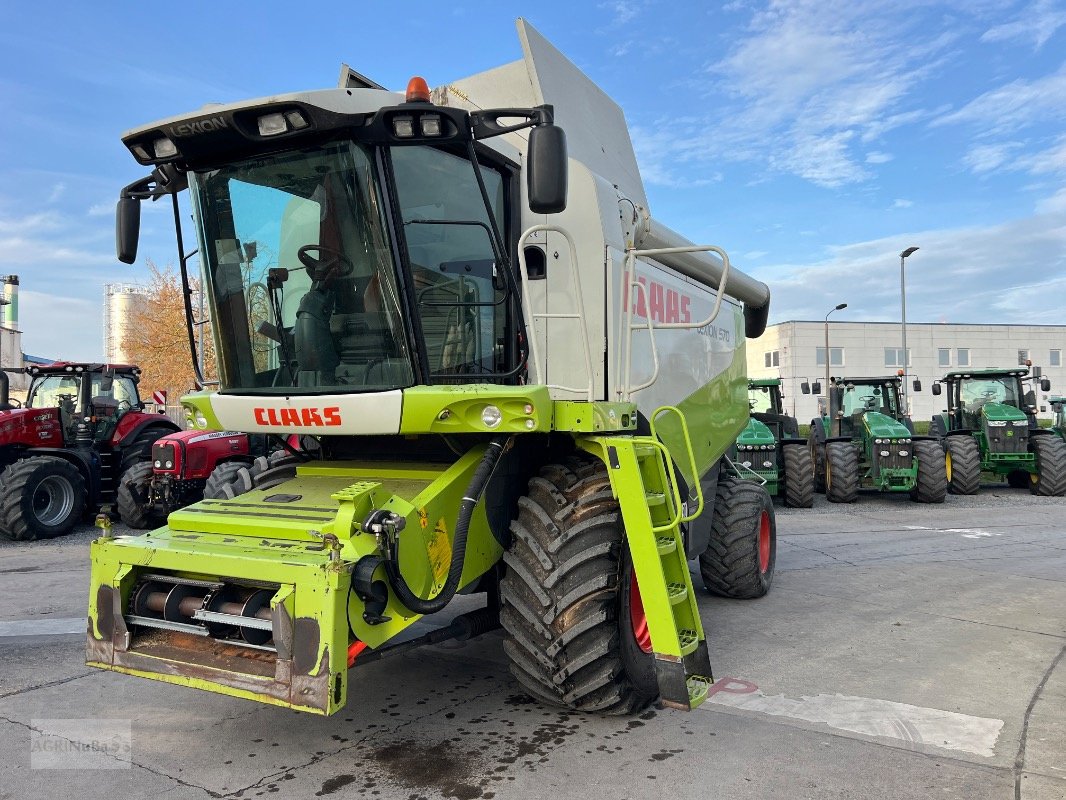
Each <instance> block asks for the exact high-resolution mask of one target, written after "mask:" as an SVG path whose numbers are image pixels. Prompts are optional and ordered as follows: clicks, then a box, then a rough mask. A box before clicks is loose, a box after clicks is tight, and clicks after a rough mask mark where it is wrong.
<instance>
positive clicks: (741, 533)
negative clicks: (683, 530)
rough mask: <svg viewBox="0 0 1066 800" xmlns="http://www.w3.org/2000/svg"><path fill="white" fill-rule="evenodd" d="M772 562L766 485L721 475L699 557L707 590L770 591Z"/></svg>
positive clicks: (739, 594) (742, 595)
mask: <svg viewBox="0 0 1066 800" xmlns="http://www.w3.org/2000/svg"><path fill="white" fill-rule="evenodd" d="M776 563H777V522H776V521H775V519H774V506H773V502H772V501H771V500H770V495H769V494H768V493H767V491H766V489H765V488H764V487H763V486H761V485H759V484H757V483H751V482H750V481H741V480H737V479H736V478H731V477H730V478H722V479H721V480H719V481H718V491H717V494H716V496H715V500H714V517H713V520H712V523H711V541H710V543H709V544H708V545H707V549H706V550H704V551H703V553H702V554H701V555H700V575H701V576H702V577H703V585H704V586H705V587H707V591H708V592H710V593H711V594H716V595H718V596H720V597H732V598H735V599H738V600H749V599H753V598H756V597H762V596H763V595H764V594H766V593H767V592H768V591H770V584H771V583H773V580H774V567H775V565H776Z"/></svg>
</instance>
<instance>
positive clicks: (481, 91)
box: [86, 22, 776, 715]
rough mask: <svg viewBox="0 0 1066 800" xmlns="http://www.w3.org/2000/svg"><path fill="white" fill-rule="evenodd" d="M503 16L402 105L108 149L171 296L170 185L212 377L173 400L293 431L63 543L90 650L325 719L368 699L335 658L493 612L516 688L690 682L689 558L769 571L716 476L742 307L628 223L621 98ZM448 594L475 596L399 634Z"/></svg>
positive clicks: (765, 303) (323, 106)
mask: <svg viewBox="0 0 1066 800" xmlns="http://www.w3.org/2000/svg"><path fill="white" fill-rule="evenodd" d="M519 25H520V35H521V39H522V44H523V48H524V50H525V59H524V61H518V62H515V63H513V64H509V65H507V66H506V67H505V68H502V69H497V70H493V71H491V72H490V73H486V74H482V75H477V76H472V77H470V78H466V79H462V80H459V81H456V82H454V83H451V84H448V85H447V86H445V87H442V88H440V89H437V90H435V91H434V92H432V93H431V92H430V91H429V88H428V87H427V85H426V82H425V81H424V80H423V79H421V78H414V79H412V81H411V82H410V84H409V85H408V89H407V92H406V94H404V93H395V92H391V91H387V90H385V89H383V88H382V87H380V86H378V85H376V84H373V83H371V82H369V81H367V79H365V78H363V77H362V76H359V75H356V74H355V73H351V72H347V73H345V74H342V80H341V85H340V87H339V88H336V89H332V90H323V91H313V92H299V93H293V94H283V95H273V96H270V97H266V98H261V99H258V100H248V101H243V102H234V103H230V104H228V105H209V106H206V107H203V108H201V109H200V110H198V111H194V112H192V113H189V114H186V115H183V116H176V117H170V118H168V119H165V120H162V121H160V122H156V123H153V124H150V125H145V126H142V127H140V128H137V129H134V130H132V131H129V132H127V133H126V134H125V135H124V136H123V142H124V144H125V146H126V148H127V149H128V150H129V151H130V153H131V154H132V156H133V157H134V159H136V160H137V161H138V162H139V163H140V164H142V166H144V167H145V168H146V170H147V171H148V173H149V174H148V176H147V177H144V178H142V179H141V180H138V181H137V182H135V183H132V184H130V185H129V186H128V187H126V189H125V190H124V191H123V193H122V195H121V198H120V200H119V206H118V228H117V231H118V235H117V240H118V245H119V260H121V261H124V262H126V263H133V262H134V261H135V259H136V250H137V236H138V225H139V214H140V204H141V203H143V202H145V201H146V200H149V199H153V200H156V199H163V200H165V201H167V202H168V203H170V204H171V206H172V208H173V210H174V221H175V227H176V229H177V236H178V246H179V256H180V260H179V264H180V266H181V274H182V279H183V281H185V285H186V288H188V285H189V276H188V274H187V267H186V265H187V263H188V261H189V258H190V257H191V255H192V253H190V252H188V251H189V250H193V248H192V247H189V248H186V247H184V246H183V245H182V230H181V227H182V224H183V220H185V218H186V216H187V215H186V213H181V211H180V209H181V206H180V205H179V199H178V198H179V195H184V194H185V193H188V196H189V200H190V201H191V202H190V203H189V205H190V206H191V214H192V217H193V223H194V224H193V226H192V227H193V229H194V230H195V233H196V236H197V238H198V240H199V241H198V246H197V250H194V252H197V251H198V252H199V254H200V256H199V261H200V262H201V270H202V271H203V279H204V282H203V285H204V286H205V287H206V289H207V292H206V298H205V299H206V303H207V305H208V307H209V312H208V313H209V315H210V318H211V327H212V329H213V336H214V344H215V353H216V356H217V363H218V368H219V387H218V391H217V392H214V393H197V394H193V395H189V396H187V397H184V398H183V399H182V403H183V405H184V407H185V410H186V414H187V417H188V419H189V420H190V421H191V424H192V425H194V426H195V427H196V428H197V429H199V430H204V431H208V430H219V431H223V430H230V431H241V432H247V433H262V434H274V435H281V436H287V435H289V434H297V435H299V436H300V437H301V442H302V445H301V449H299V450H297V449H295V448H294V449H292V450H287V451H286V452H285V453H279V454H277V455H275V456H271V457H269V458H268V457H264V458H261V459H257V460H256V461H255V463H254V464H253V465H251V466H250V467H248V466H240V465H237V466H234V465H229V464H222V465H221V466H220V467H219V468H218V470H226V471H227V472H225V473H218V471H217V470H216V473H212V476H211V478H209V479H208V481H207V482H208V484H210V486H209V487H207V488H205V492H204V494H205V497H204V499H203V500H201V501H199V502H197V503H194V504H192V505H190V506H188V507H185V508H181V509H178V510H175V511H172V512H171V513H170V514H169V516H168V517H167V519H166V525H165V526H162V527H160V528H158V529H157V530H153V531H150V532H147V533H144V534H142V535H139V536H118V537H111V536H108V535H104V536H101V537H100V538H99V539H97V540H96V541H95V542H94V543H93V545H92V549H91V555H92V573H91V582H90V592H89V613H88V636H87V652H86V656H87V657H86V660H87V663H88V664H89V665H91V666H93V667H95V668H99V669H106V670H112V671H115V672H119V673H124V674H127V675H132V676H138V677H141V678H149V679H152V680H157V681H164V682H169V683H171V684H176V685H180V686H184V687H196V688H200V689H204V690H208V691H212V692H217V693H222V694H226V695H230V696H234V697H239V698H244V699H248V700H253V701H257V702H261V703H268V704H273V705H277V706H282V707H286V708H292V709H297V710H301V711H307V712H311V713H316V714H323V715H325V714H334V713H336V712H338V711H339V710H340V709H341V708H342V707H343V706H344V705H345V703H346V700H347V698H348V696H349V695H354V696H355V697H356V698H359V699H358V700H357V702H360V703H362V704H365V703H367V702H371V698H370V697H369V696H368V695H369V692H370V689H369V688H368V686H367V684H368V683H370V682H372V681H371V680H369V679H367V678H365V677H364V676H365V674H366V673H364V672H361V669H362V668H363V666H364V665H366V664H369V663H373V662H375V661H377V660H379V659H382V658H386V657H393V656H397V655H400V654H403V653H408V652H409V651H410V649H411V648H412V647H415V646H417V645H419V644H428V643H434V642H440V641H443V640H445V639H456V638H458V639H463V638H469V637H471V636H476V635H478V634H480V633H484V632H485V631H488V630H492V629H494V628H498V627H502V628H503V629H504V631H505V636H504V637H503V650H504V653H505V655H506V658H507V661H508V664H509V666H510V670H511V673H512V674H513V676H514V677H515V680H516V681H517V682H518V684H519V685H520V686H521V688H522V690H523V691H524V692H526V693H527V694H528V695H530V696H531V697H533V698H535V699H536V700H538V701H540V702H543V703H546V704H552V705H556V706H561V707H564V708H567V709H572V710H576V711H587V712H596V713H603V714H626V713H631V712H634V711H636V710H637V709H640V708H642V707H644V706H647V705H648V704H650V703H653V702H655V701H656V699H658V700H660V701H661V702H662V703H663V704H664V705H667V706H670V707H673V708H681V709H689V708H693V707H695V706H697V705H699V704H700V703H701V702H703V701H704V700H706V699H707V697H708V696H709V693H710V687H711V684H712V682H713V679H712V677H711V671H710V660H709V654H708V643H707V637H706V635H705V633H704V628H703V625H702V622H701V619H700V609H699V606H698V604H697V595H696V589H695V587H694V586H693V583H692V580H691V574H692V571H693V568H694V566H695V565H692V566H690V564H689V561H690V560H692V561H696V560H698V565H699V566H698V570H699V574H700V575H701V577H702V578H703V582H704V585H705V586H706V587H707V589H708V590H710V591H712V592H715V593H718V594H722V595H726V596H729V597H738V598H755V597H761V596H762V595H764V594H766V592H767V591H768V590H769V588H770V584H771V581H772V578H773V572H774V563H775V552H776V551H775V543H776V527H775V523H774V509H773V504H772V501H771V499H770V497H769V496H768V495H767V493H766V491H765V490H764V489H763V488H762V487H761V486H759V485H756V484H753V483H751V482H747V481H741V480H738V479H736V478H735V476H734V475H732V473H731V470H730V469H729V466H728V463H729V459H728V454H729V453H730V452H732V447H733V443H734V442H735V441H736V437H737V435H738V434H739V433H740V431H741V429H742V428H743V426H744V424H745V423H746V421H747V418H748V407H747V397H746V387H747V374H746V358H745V342H746V339H747V338H754V337H757V336H760V335H761V334H762V332H763V330H764V329H765V327H766V320H767V315H768V311H769V302H770V292H769V289H768V288H767V287H766V286H765V285H764V284H763V283H761V282H759V281H757V280H755V279H754V278H752V277H751V276H749V275H747V274H745V273H744V272H743V271H741V270H739V269H737V268H736V267H735V266H734V267H731V266H730V264H729V261H728V256H727V255H726V253H725V251H724V250H722V249H721V248H718V247H716V246H713V245H694V244H692V243H690V242H687V241H686V240H685V239H684V238H683V237H681V236H680V235H679V234H677V233H675V232H673V231H671V230H670V229H669V228H667V227H666V226H664V225H663V224H662V223H661V222H660V221H658V220H656V219H653V218H652V217H651V216H650V214H649V213H648V211H647V200H646V199H645V194H644V189H643V184H642V182H641V180H640V174H639V171H638V170H637V163H636V157H635V154H634V153H633V150H632V144H631V142H630V139H629V135H628V131H627V129H626V125H625V119H624V117H623V115H622V111H621V109H620V108H619V107H618V106H617V105H616V104H614V103H612V102H611V101H610V99H609V98H607V96H606V95H604V94H603V92H602V91H601V90H600V89H599V88H598V87H596V86H595V85H593V84H592V83H591V82H590V81H589V80H588V79H587V78H586V77H585V76H584V75H582V74H581V72H580V71H579V70H577V68H576V67H574V66H573V64H572V63H571V62H569V61H568V60H567V59H566V58H565V57H564V56H562V54H560V53H559V52H558V51H557V50H555V48H553V47H552V46H551V45H550V44H549V43H548V42H547V41H546V40H544V39H543V38H542V37H541V36H540V35H539V34H538V33H537V32H536V31H535V30H533V29H532V28H530V27H529V26H527V25H525V24H524V23H521V22H520V23H519ZM544 76H550V77H551V79H552V80H551V81H550V82H545V83H544V85H542V84H541V77H544ZM545 102H548V103H553V104H554V106H553V105H544V103H545ZM516 106H520V107H516ZM589 109H592V111H591V112H590V111H589ZM555 113H558V114H559V118H561V119H565V120H568V121H569V124H568V126H567V129H566V133H565V135H564V133H563V130H562V128H561V127H558V126H556V125H555V124H554V121H553V120H554V119H555V116H554V115H555ZM620 209H621V210H623V211H624V212H625V213H621V214H620V213H619V212H620ZM186 316H187V317H188V319H187V323H188V325H187V327H188V335H189V338H190V343H191V344H192V343H194V342H195V337H194V336H193V335H192V330H193V329H192V327H191V325H192V323H193V321H194V317H193V314H192V309H191V308H190V307H189V303H188V302H187V303H186ZM194 363H195V359H194ZM686 421H687V422H686ZM689 426H691V430H692V435H691V436H690V435H689ZM307 440H313V442H314V446H310V445H309V444H307ZM460 592H462V593H464V594H470V595H476V596H479V597H483V598H484V600H485V602H484V605H483V607H481V608H479V609H477V610H473V611H469V612H468V613H465V614H461V615H459V616H458V617H455V618H454V619H453V620H451V621H450V622H449V623H448V624H442V625H437V626H436V627H435V628H434V629H433V630H431V631H430V632H429V633H426V634H424V635H422V636H417V637H415V638H412V635H413V631H412V630H411V626H412V625H415V624H416V623H417V622H418V621H419V620H421V619H423V618H424V617H432V616H433V615H435V614H437V613H438V612H440V611H442V610H443V609H445V608H446V607H447V606H448V604H449V602H450V601H451V600H452V599H453V598H455V597H456V595H457V594H458V593H460ZM427 624H428V625H429V626H431V627H432V626H433V622H432V621H431V620H430V621H428V622H427ZM416 630H417V629H416ZM426 669H427V670H433V669H434V666H433V665H431V664H427V666H426Z"/></svg>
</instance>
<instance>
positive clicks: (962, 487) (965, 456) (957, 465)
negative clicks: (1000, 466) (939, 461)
mask: <svg viewBox="0 0 1066 800" xmlns="http://www.w3.org/2000/svg"><path fill="white" fill-rule="evenodd" d="M944 450H945V451H946V454H945V456H944V463H945V467H944V468H945V471H946V472H947V479H948V491H950V492H951V493H952V494H977V490H978V489H980V488H981V449H980V448H979V447H978V446H977V440H976V439H974V438H973V437H972V436H969V435H962V436H948V437H946V438H945V439H944Z"/></svg>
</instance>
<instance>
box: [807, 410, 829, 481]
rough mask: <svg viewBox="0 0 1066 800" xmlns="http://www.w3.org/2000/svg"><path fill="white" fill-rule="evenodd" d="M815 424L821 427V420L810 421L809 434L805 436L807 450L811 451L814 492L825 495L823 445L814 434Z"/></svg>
mask: <svg viewBox="0 0 1066 800" xmlns="http://www.w3.org/2000/svg"><path fill="white" fill-rule="evenodd" d="M816 424H817V425H821V424H822V423H821V420H817V419H816V420H812V421H811V432H810V434H808V436H807V449H808V450H810V451H811V466H812V467H813V473H812V474H813V476H814V491H816V492H818V494H825V443H824V442H821V441H819V440H818V437H817V436H816V435H815V433H814V426H815V425H816Z"/></svg>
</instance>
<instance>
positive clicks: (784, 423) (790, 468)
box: [735, 378, 814, 508]
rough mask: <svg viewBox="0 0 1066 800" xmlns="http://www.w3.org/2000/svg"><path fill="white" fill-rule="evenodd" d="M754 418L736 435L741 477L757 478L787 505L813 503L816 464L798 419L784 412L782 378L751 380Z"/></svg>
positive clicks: (738, 466) (738, 468)
mask: <svg viewBox="0 0 1066 800" xmlns="http://www.w3.org/2000/svg"><path fill="white" fill-rule="evenodd" d="M748 407H749V409H750V411H751V419H749V420H748V424H747V427H745V428H744V430H743V431H741V432H740V436H738V437H737V445H736V447H737V458H736V461H735V464H736V466H737V473H738V475H739V476H740V477H741V478H745V479H749V480H755V481H758V482H759V483H761V484H763V486H765V487H766V491H767V492H769V493H770V495H771V496H774V497H781V498H782V499H783V500H784V501H785V504H786V505H789V506H792V507H794V508H810V507H811V506H813V505H814V466H813V464H812V463H811V451H810V449H809V448H808V447H807V442H806V441H805V440H803V439H800V438H799V424H798V423H797V421H796V418H795V417H793V416H790V415H789V414H787V413H786V412H785V409H784V404H783V395H782V393H781V379H780V378H759V379H756V380H750V381H748Z"/></svg>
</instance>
